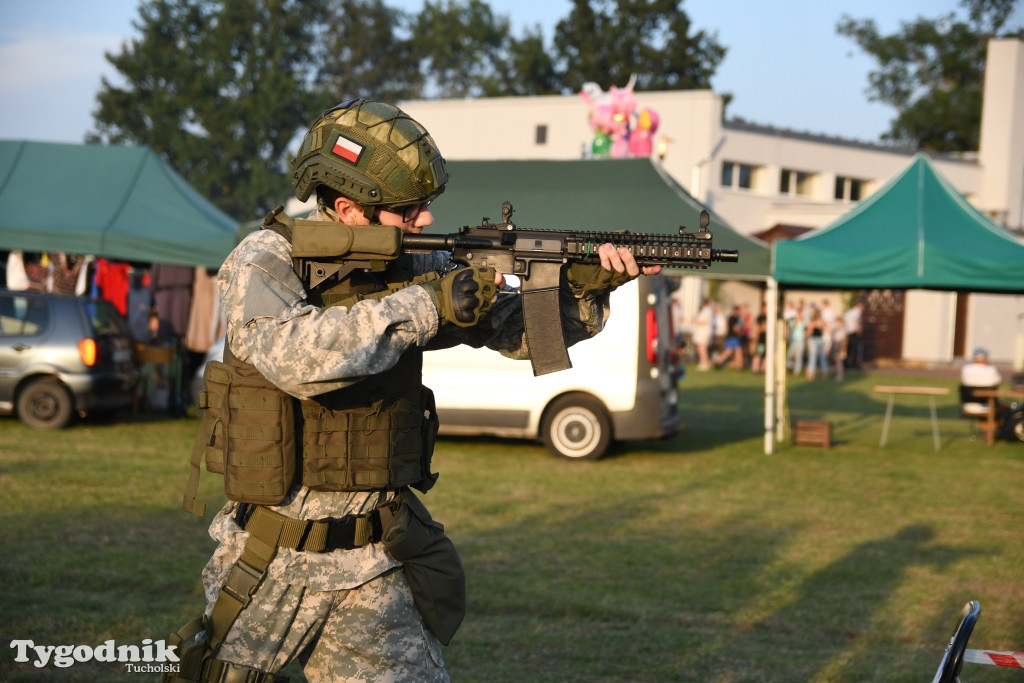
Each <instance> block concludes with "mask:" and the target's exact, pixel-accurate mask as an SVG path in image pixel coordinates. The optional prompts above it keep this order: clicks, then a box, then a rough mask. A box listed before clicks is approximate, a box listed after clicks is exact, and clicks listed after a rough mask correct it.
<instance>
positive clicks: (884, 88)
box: [836, 0, 1024, 152]
mask: <svg viewBox="0 0 1024 683" xmlns="http://www.w3.org/2000/svg"><path fill="white" fill-rule="evenodd" d="M1015 3H1016V0H962V2H961V6H962V7H963V8H964V9H965V10H966V11H967V19H966V20H961V19H959V18H958V17H957V16H956V14H955V13H950V14H946V15H943V16H940V17H938V18H936V19H927V18H925V17H918V18H917V19H915V20H914V21H910V22H901V24H900V30H899V31H898V32H896V33H894V34H892V35H882V34H881V33H880V32H879V30H878V26H877V25H876V24H875V22H874V21H873V20H871V19H853V18H851V17H850V16H849V15H845V14H844V15H843V17H842V18H841V19H840V21H839V23H838V24H837V26H836V31H837V32H838V33H839V34H840V35H844V36H846V37H848V38H850V39H852V40H853V41H855V42H856V43H857V45H859V46H860V48H861V49H862V50H864V51H865V52H866V53H868V54H869V55H871V56H872V57H873V58H874V59H875V61H876V62H877V63H878V69H877V70H875V71H872V72H871V73H870V74H869V75H868V81H869V83H870V86H869V87H868V89H867V94H868V97H869V99H871V100H872V101H875V102H883V103H885V104H888V105H891V106H893V107H894V108H895V109H896V111H897V116H896V118H895V119H893V120H892V121H891V123H890V127H889V130H888V131H887V132H886V133H884V134H883V135H882V139H884V140H888V141H891V142H895V143H899V144H906V145H910V146H913V147H915V148H916V149H921V150H928V151H936V152H951V151H972V150H976V149H978V135H979V130H980V127H981V100H982V89H983V85H984V74H985V56H986V48H987V43H988V40H989V38H992V37H996V36H1000V35H1017V36H1021V37H1024V31H1021V30H1019V29H1018V30H1017V31H1016V32H1015V33H1012V34H1006V33H1001V31H1002V30H1003V27H1004V26H1005V25H1006V22H1007V21H1008V19H1009V18H1010V15H1011V14H1012V12H1013V10H1014V5H1015Z"/></svg>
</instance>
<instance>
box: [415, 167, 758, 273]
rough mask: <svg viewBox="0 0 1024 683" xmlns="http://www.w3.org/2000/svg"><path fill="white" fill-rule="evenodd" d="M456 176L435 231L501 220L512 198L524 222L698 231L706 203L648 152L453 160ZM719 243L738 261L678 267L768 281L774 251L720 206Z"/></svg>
mask: <svg viewBox="0 0 1024 683" xmlns="http://www.w3.org/2000/svg"><path fill="white" fill-rule="evenodd" d="M447 167H448V172H449V174H450V175H451V181H450V182H449V183H448V186H447V188H446V189H445V192H444V194H442V195H441V196H440V198H438V200H437V201H436V202H434V203H433V204H432V205H431V207H430V210H431V213H432V214H433V215H434V225H433V227H432V228H430V229H429V232H432V233H442V232H454V231H455V230H457V229H458V228H459V226H462V225H478V224H479V223H480V219H481V218H484V217H488V218H490V219H491V220H492V221H495V222H497V221H499V220H501V205H502V203H503V202H506V201H508V202H511V203H512V206H513V209H514V214H513V216H512V222H513V223H515V224H516V225H517V226H519V227H522V228H551V229H559V230H573V229H575V230H629V231H630V232H645V233H651V234H677V233H678V231H679V227H680V226H685V227H686V230H687V232H695V231H696V230H697V229H698V227H699V226H700V212H701V210H702V209H703V208H704V207H703V206H701V204H700V203H699V202H697V201H696V200H695V199H693V197H691V196H690V195H689V194H687V192H686V191H685V190H683V189H682V188H681V187H680V186H679V185H678V184H676V182H675V181H674V180H672V178H671V177H670V176H669V175H668V174H666V173H665V172H664V171H663V170H662V169H661V167H660V166H658V165H657V164H656V163H654V162H653V161H651V160H648V159H601V160H594V159H590V160H570V161H509V160H501V161H449V162H448V163H447ZM708 229H709V230H711V234H712V243H713V245H714V247H715V248H716V249H738V250H739V252H740V260H739V263H718V262H715V263H712V264H711V266H710V267H709V268H708V269H707V270H681V271H679V272H678V274H683V275H687V274H689V275H700V276H712V277H722V278H729V279H736V280H766V279H767V278H768V275H769V260H770V252H769V250H768V247H767V245H766V244H765V243H764V242H761V241H760V240H758V239H756V238H753V237H749V236H746V235H743V234H741V233H738V232H736V231H735V230H733V229H732V228H731V227H730V226H729V225H728V224H726V223H725V222H724V221H722V219H721V218H720V217H718V216H716V215H714V213H712V214H711V224H710V225H709V226H708Z"/></svg>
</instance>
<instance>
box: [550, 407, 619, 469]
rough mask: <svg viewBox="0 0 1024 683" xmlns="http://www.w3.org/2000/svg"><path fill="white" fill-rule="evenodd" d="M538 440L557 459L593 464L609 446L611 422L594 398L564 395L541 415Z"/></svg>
mask: <svg viewBox="0 0 1024 683" xmlns="http://www.w3.org/2000/svg"><path fill="white" fill-rule="evenodd" d="M541 439H542V440H543V441H544V445H546V446H547V447H548V450H550V451H551V452H552V453H554V454H555V455H557V456H559V457H562V458H571V459H573V460H597V459H598V458H600V457H601V456H602V455H604V454H605V452H606V451H607V450H608V446H609V445H611V442H612V423H611V419H610V418H609V417H608V411H607V410H605V408H604V406H603V405H602V404H601V402H600V401H598V400H597V399H596V398H594V397H592V396H587V395H585V394H568V395H566V396H561V397H559V398H557V399H555V400H554V401H552V402H551V405H549V406H548V408H547V410H546V411H544V419H543V420H542V421H541Z"/></svg>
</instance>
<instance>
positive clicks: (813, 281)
mask: <svg viewBox="0 0 1024 683" xmlns="http://www.w3.org/2000/svg"><path fill="white" fill-rule="evenodd" d="M773 253H774V263H773V267H772V270H773V273H772V274H773V275H774V277H775V279H776V280H777V281H778V282H779V284H780V285H786V286H807V287H829V288H836V289H871V288H900V289H941V290H969V291H973V292H1024V242H1022V241H1021V240H1019V239H1017V238H1015V237H1013V236H1012V235H1011V234H1010V233H1008V232H1007V231H1006V230H1004V229H1003V228H1001V227H1000V226H998V225H996V224H995V223H993V222H992V221H991V220H990V219H989V218H988V217H986V216H985V215H984V214H983V213H981V212H980V211H978V210H977V209H976V208H974V207H973V206H972V205H971V204H970V203H968V202H967V200H966V199H964V197H963V196H962V195H961V194H960V193H959V192H957V190H956V189H955V188H954V187H953V186H952V185H950V184H949V182H948V181H947V180H946V179H945V178H944V177H942V175H941V174H940V173H939V172H938V171H937V170H936V169H935V167H934V166H933V165H932V163H931V161H929V160H928V157H927V156H925V155H923V154H918V155H917V156H916V157H915V158H914V160H913V161H912V162H911V163H910V165H909V166H907V168H906V169H905V170H904V171H903V172H902V173H900V174H899V175H897V176H896V177H895V178H893V179H892V180H891V181H889V183H888V184H887V185H886V186H885V187H883V188H881V189H880V190H879V191H878V192H876V193H875V194H874V195H872V196H871V197H869V198H868V199H866V200H864V201H863V202H861V203H860V204H858V205H857V207H856V208H855V209H853V210H852V211H850V212H849V213H847V214H845V215H843V216H842V217H840V218H839V219H838V220H836V221H834V222H833V223H831V224H829V225H828V226H826V227H824V228H822V229H821V230H817V231H814V232H812V233H808V234H806V235H804V236H801V237H798V238H796V239H793V240H789V241H784V242H776V243H775V244H774V252H773Z"/></svg>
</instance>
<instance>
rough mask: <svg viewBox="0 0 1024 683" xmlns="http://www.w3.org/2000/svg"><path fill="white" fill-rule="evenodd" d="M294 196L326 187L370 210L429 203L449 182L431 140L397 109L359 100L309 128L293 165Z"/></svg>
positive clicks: (303, 197) (329, 112) (331, 111)
mask: <svg viewBox="0 0 1024 683" xmlns="http://www.w3.org/2000/svg"><path fill="white" fill-rule="evenodd" d="M292 179H293V181H294V183H295V196H296V197H298V198H299V199H300V200H302V201H305V200H306V199H308V198H309V196H310V194H312V193H313V191H314V190H315V189H316V187H317V185H321V184H322V185H326V186H328V187H330V188H333V189H334V190H336V191H337V192H340V193H341V194H343V195H344V196H346V197H349V198H350V199H352V200H353V201H356V202H359V203H360V204H363V205H365V206H367V207H368V208H370V207H374V206H378V205H386V206H396V207H402V206H413V205H417V204H423V203H425V202H430V201H433V200H434V199H435V198H436V197H437V196H438V195H439V194H441V193H442V192H444V186H445V183H447V182H448V172H447V171H446V170H445V166H444V158H443V157H442V156H441V153H440V151H439V150H438V149H437V145H435V144H434V140H433V138H431V137H430V134H429V133H427V131H426V129H425V128H423V126H421V125H420V124H419V123H417V122H416V121H415V120H414V119H412V118H410V117H409V115H408V114H406V113H405V112H403V111H402V110H401V109H399V108H398V107H395V106H393V105H390V104H385V103H383V102H375V101H372V100H367V99H362V98H357V99H351V100H346V101H345V102H342V103H341V104H339V105H337V106H336V107H332V108H331V109H328V110H327V111H325V112H324V113H323V114H321V115H320V117H319V118H318V119H317V120H316V121H314V122H313V125H312V126H310V129H309V132H307V133H306V136H305V137H304V138H303V140H302V146H301V147H300V148H299V152H298V154H297V155H296V156H295V159H294V160H293V161H292Z"/></svg>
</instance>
